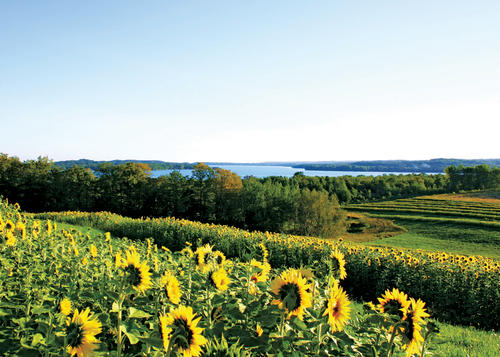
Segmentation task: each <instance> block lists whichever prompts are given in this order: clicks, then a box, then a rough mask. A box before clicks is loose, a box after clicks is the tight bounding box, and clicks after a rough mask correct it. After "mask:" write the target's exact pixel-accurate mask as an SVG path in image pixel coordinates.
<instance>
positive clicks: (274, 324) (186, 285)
mask: <svg viewBox="0 0 500 357" xmlns="http://www.w3.org/2000/svg"><path fill="white" fill-rule="evenodd" d="M201 238H202V237H201ZM202 240H203V239H201V240H200V239H198V240H197V241H196V242H195V243H196V244H195V243H191V242H190V241H188V240H184V241H183V242H182V246H181V247H178V248H181V249H177V250H176V251H172V250H171V249H169V248H168V247H166V246H164V245H162V244H160V243H158V242H155V241H153V240H152V239H143V240H138V239H135V240H130V239H128V238H116V237H115V236H112V235H111V234H110V232H107V233H102V232H100V231H95V230H92V229H90V228H78V229H76V228H75V227H73V226H68V225H67V224H62V223H56V222H54V221H52V220H47V219H44V220H41V219H34V218H32V217H31V216H26V215H23V214H21V213H20V211H19V207H18V206H12V205H8V204H7V203H6V202H3V201H2V202H1V203H0V263H1V265H0V266H1V269H0V285H1V286H0V354H1V355H2V356H64V355H67V356H78V357H82V356H304V355H311V356H312V355H314V356H331V355H349V356H397V355H406V356H411V355H418V356H423V355H425V354H426V351H427V350H428V347H429V343H428V341H429V340H430V339H429V337H430V336H432V334H433V333H434V332H436V328H435V325H434V324H433V323H432V322H429V321H428V320H427V318H428V317H429V313H428V311H427V306H426V304H425V303H424V301H422V300H420V299H418V298H414V297H409V296H408V295H407V294H406V293H405V292H403V291H401V290H398V289H396V288H393V289H391V290H389V289H386V290H385V291H384V292H383V293H382V294H381V295H380V296H378V297H377V299H376V300H374V301H373V302H372V303H368V304H365V305H364V310H363V311H362V312H360V313H353V312H352V307H351V305H352V303H351V301H350V299H351V298H350V297H349V295H348V294H347V293H346V291H345V288H344V284H345V283H344V282H345V281H347V279H348V278H349V277H348V276H349V271H348V270H346V267H347V266H348V265H349V262H348V261H346V257H345V255H344V254H343V253H342V252H341V250H339V249H338V247H333V246H332V247H331V252H330V254H329V255H328V257H327V258H328V259H323V263H324V264H319V265H315V266H314V267H311V266H301V267H295V268H293V267H283V268H280V269H277V267H279V266H275V265H274V264H272V263H271V258H272V256H271V254H272V253H271V250H270V249H269V247H268V244H267V243H266V242H263V241H253V240H252V241H248V242H243V243H242V244H241V246H238V247H232V245H229V246H228V247H227V248H233V249H235V250H236V251H238V252H239V253H240V255H242V258H241V259H229V258H228V257H227V255H226V254H224V252H223V251H222V250H219V249H218V248H217V247H216V245H215V244H207V243H205V242H203V241H202ZM269 242H272V240H270V241H269ZM275 244H278V243H275Z"/></svg>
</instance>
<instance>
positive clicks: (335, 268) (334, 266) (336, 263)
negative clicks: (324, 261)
mask: <svg viewBox="0 0 500 357" xmlns="http://www.w3.org/2000/svg"><path fill="white" fill-rule="evenodd" d="M339 269H340V263H339V260H338V259H337V258H333V259H332V270H333V271H338V270H339Z"/></svg>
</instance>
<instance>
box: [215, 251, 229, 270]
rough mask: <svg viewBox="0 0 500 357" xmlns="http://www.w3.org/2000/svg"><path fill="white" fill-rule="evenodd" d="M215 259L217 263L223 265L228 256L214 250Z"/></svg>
mask: <svg viewBox="0 0 500 357" xmlns="http://www.w3.org/2000/svg"><path fill="white" fill-rule="evenodd" d="M214 259H215V263H216V264H217V265H219V266H222V265H223V264H224V263H225V261H226V256H225V255H224V253H222V252H219V251H218V250H217V251H215V252H214Z"/></svg>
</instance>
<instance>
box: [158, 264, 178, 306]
mask: <svg viewBox="0 0 500 357" xmlns="http://www.w3.org/2000/svg"><path fill="white" fill-rule="evenodd" d="M160 283H161V286H162V287H163V288H165V293H166V294H167V298H168V299H169V300H170V302H171V303H172V304H176V305H177V304H179V302H180V300H181V295H182V292H181V288H180V286H181V284H180V283H179V280H177V278H176V277H175V275H174V274H173V273H172V272H170V271H168V270H167V271H166V272H165V273H164V274H163V276H162V277H161V279H160Z"/></svg>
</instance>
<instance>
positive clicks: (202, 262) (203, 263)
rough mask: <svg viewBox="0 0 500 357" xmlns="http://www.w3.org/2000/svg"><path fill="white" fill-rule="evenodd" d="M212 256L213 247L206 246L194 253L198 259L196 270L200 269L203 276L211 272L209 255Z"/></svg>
mask: <svg viewBox="0 0 500 357" xmlns="http://www.w3.org/2000/svg"><path fill="white" fill-rule="evenodd" d="M209 254H210V255H212V247H211V246H210V245H209V244H206V245H204V246H202V247H198V249H196V251H195V252H194V257H195V259H196V269H199V270H200V271H201V272H202V273H203V274H206V273H208V272H209V271H210V264H209V259H208V257H207V256H208V255H209Z"/></svg>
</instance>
